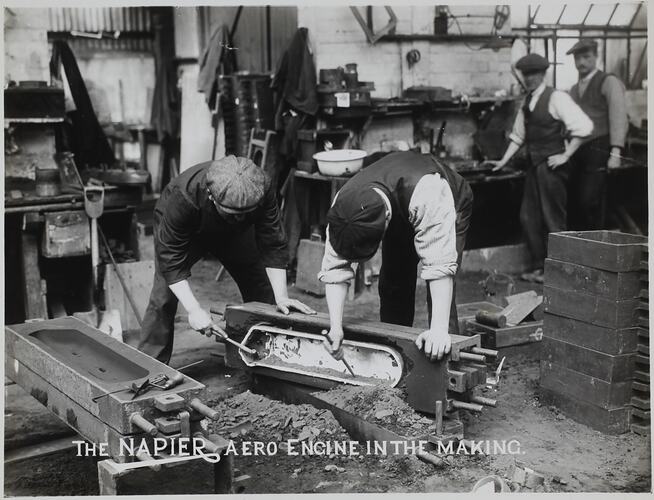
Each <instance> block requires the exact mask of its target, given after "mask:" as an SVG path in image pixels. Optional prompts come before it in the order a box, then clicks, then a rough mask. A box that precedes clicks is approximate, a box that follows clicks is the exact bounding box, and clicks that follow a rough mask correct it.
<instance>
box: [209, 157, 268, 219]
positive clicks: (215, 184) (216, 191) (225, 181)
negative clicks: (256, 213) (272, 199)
mask: <svg viewBox="0 0 654 500" xmlns="http://www.w3.org/2000/svg"><path fill="white" fill-rule="evenodd" d="M267 187H268V178H267V176H266V174H265V172H264V171H263V169H262V168H260V167H258V166H257V165H255V164H254V163H253V162H252V161H250V160H248V159H247V158H241V157H236V156H232V155H230V156H226V157H225V158H221V159H220V160H216V161H213V162H212V163H211V165H210V166H209V169H208V171H207V188H208V189H209V192H210V193H211V195H212V196H213V200H214V202H215V203H216V204H218V205H219V206H220V208H221V209H222V210H224V211H225V212H227V213H234V214H238V213H244V212H250V211H252V210H254V209H255V208H257V206H258V204H259V202H260V201H261V199H262V198H263V196H264V194H265V193H266V189H267Z"/></svg>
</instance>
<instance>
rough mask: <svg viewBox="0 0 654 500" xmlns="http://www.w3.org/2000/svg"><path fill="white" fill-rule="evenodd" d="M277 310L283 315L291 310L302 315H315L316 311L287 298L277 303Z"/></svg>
mask: <svg viewBox="0 0 654 500" xmlns="http://www.w3.org/2000/svg"><path fill="white" fill-rule="evenodd" d="M277 309H279V310H280V311H281V312H283V313H284V314H288V313H289V312H291V310H295V311H300V312H301V313H303V314H316V311H314V310H313V309H311V308H310V307H309V306H307V305H305V304H303V303H302V302H300V301H299V300H296V299H290V298H288V297H286V298H283V299H280V300H278V301H277Z"/></svg>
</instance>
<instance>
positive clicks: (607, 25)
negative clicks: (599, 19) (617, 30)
mask: <svg viewBox="0 0 654 500" xmlns="http://www.w3.org/2000/svg"><path fill="white" fill-rule="evenodd" d="M619 5H620V4H619V3H616V4H615V6H614V7H613V10H612V11H611V15H610V16H609V20H608V21H606V27H607V28H608V27H609V26H611V20H612V19H613V16H614V15H615V11H616V10H618V7H619Z"/></svg>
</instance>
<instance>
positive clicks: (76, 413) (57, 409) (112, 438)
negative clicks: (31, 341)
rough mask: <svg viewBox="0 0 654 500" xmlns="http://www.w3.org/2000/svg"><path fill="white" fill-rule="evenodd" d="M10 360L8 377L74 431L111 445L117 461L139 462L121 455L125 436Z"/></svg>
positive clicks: (86, 437) (20, 364)
mask: <svg viewBox="0 0 654 500" xmlns="http://www.w3.org/2000/svg"><path fill="white" fill-rule="evenodd" d="M6 359H7V363H6V364H5V371H6V376H7V377H10V378H11V379H12V380H14V381H15V382H16V383H17V384H18V385H20V386H21V387H23V388H24V389H25V390H26V391H29V393H30V394H31V395H32V397H34V398H35V399H36V400H37V401H38V402H39V403H41V404H42V405H43V406H45V407H46V408H48V410H50V411H51V412H52V413H54V414H55V415H56V416H57V418H59V419H60V420H61V421H63V422H64V423H65V424H66V425H68V426H69V427H70V428H71V429H73V430H74V431H75V432H77V433H79V434H80V436H82V438H84V439H86V440H88V441H90V442H92V443H98V442H104V443H107V451H108V452H109V454H110V455H111V456H112V457H114V458H115V459H116V460H120V461H123V462H126V461H134V460H136V457H130V456H128V455H127V454H124V455H123V456H121V454H120V440H121V439H122V438H124V437H125V435H123V434H121V433H119V432H117V431H116V429H114V428H112V427H110V426H108V425H107V424H106V423H105V422H103V421H102V420H101V419H100V418H98V416H97V415H93V414H92V413H91V412H89V411H88V410H86V409H85V408H83V407H82V406H81V405H79V404H77V403H76V402H75V401H74V400H73V399H71V398H70V397H68V396H67V395H66V393H64V392H62V391H60V390H59V389H57V388H56V387H54V386H52V385H51V384H49V383H48V382H47V381H46V379H44V378H42V377H40V376H39V375H37V374H36V373H34V372H33V371H32V370H30V369H29V368H28V367H27V366H25V365H24V364H22V363H21V362H20V361H18V360H16V359H14V358H12V357H11V356H7V358H6ZM130 434H131V435H132V436H133V437H134V438H135V440H136V439H137V438H140V437H143V436H145V434H144V433H143V432H140V433H136V432H135V433H130ZM69 439H70V438H69Z"/></svg>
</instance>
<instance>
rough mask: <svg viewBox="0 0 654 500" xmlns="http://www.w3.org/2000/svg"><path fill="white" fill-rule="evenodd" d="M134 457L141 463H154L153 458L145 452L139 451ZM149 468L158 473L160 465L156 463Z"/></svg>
mask: <svg viewBox="0 0 654 500" xmlns="http://www.w3.org/2000/svg"><path fill="white" fill-rule="evenodd" d="M134 456H135V457H136V458H137V459H138V460H140V461H141V462H150V461H154V457H153V456H152V455H150V454H149V453H148V452H147V451H139V452H137V453H136V454H135V455H134ZM149 468H150V470H152V471H154V472H159V471H160V470H161V464H158V463H154V464H150V466H149Z"/></svg>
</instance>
